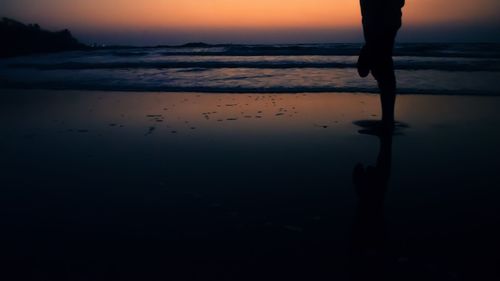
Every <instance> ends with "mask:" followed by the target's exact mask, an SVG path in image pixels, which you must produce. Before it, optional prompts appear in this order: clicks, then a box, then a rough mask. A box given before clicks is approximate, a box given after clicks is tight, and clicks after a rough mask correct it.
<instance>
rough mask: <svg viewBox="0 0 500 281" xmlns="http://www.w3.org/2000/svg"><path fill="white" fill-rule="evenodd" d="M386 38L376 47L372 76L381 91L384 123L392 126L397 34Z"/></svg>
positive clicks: (381, 39)
mask: <svg viewBox="0 0 500 281" xmlns="http://www.w3.org/2000/svg"><path fill="white" fill-rule="evenodd" d="M384 37H385V38H383V37H382V38H379V40H380V41H379V43H378V44H377V45H376V46H375V47H374V53H375V54H374V57H373V60H374V61H373V67H372V75H373V77H374V78H375V79H376V80H377V82H378V87H379V89H380V102H381V105H382V122H383V123H384V124H385V125H391V126H392V125H393V124H394V108H395V103H396V75H395V73H394V62H393V59H392V50H393V48H394V38H395V33H394V35H393V34H387V36H384Z"/></svg>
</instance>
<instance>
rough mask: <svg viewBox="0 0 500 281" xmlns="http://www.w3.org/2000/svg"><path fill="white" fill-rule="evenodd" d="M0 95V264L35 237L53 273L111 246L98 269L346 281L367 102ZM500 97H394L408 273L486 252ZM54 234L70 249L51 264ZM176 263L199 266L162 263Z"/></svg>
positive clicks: (396, 180) (368, 159)
mask: <svg viewBox="0 0 500 281" xmlns="http://www.w3.org/2000/svg"><path fill="white" fill-rule="evenodd" d="M0 100H1V102H0V126H1V128H2V134H1V135H0V149H1V152H2V158H0V168H1V171H2V174H1V177H0V181H1V185H2V196H0V205H1V206H2V208H0V216H1V217H2V218H6V219H7V221H5V223H4V225H6V227H5V228H4V229H5V230H4V231H3V232H2V233H1V234H0V238H2V239H3V240H5V241H11V244H12V245H14V246H12V247H13V248H8V249H7V250H5V251H3V252H2V254H0V256H1V257H2V258H4V257H6V256H12V255H13V254H19V251H18V249H24V248H23V247H25V246H24V245H25V243H26V241H31V243H33V244H34V245H35V246H38V247H41V246H40V245H38V244H37V242H36V241H35V242H33V239H32V237H33V233H37V235H38V236H39V240H37V241H42V242H39V244H43V245H50V247H51V251H50V253H51V255H52V256H51V258H52V260H56V261H58V263H54V264H56V265H57V268H53V269H52V270H54V272H58V270H59V266H60V263H66V264H65V266H67V267H68V268H69V269H68V270H70V271H71V270H78V268H79V265H80V264H85V263H86V262H88V260H91V261H92V264H93V262H94V261H95V259H96V256H95V253H96V252H99V253H101V252H105V253H106V254H107V256H106V255H104V257H105V258H100V257H97V259H98V261H99V262H101V263H103V264H106V265H107V264H109V263H113V264H114V266H116V268H123V266H124V264H125V265H128V264H133V266H139V267H140V268H148V266H150V265H151V263H152V262H158V261H161V262H162V266H158V267H155V268H154V270H157V271H156V273H158V272H163V271H164V270H165V266H164V264H168V265H172V267H175V266H176V265H177V266H180V267H181V268H182V266H186V264H189V266H190V267H191V265H192V263H196V262H198V263H199V264H197V266H199V267H201V268H205V269H207V268H208V269H221V268H226V267H225V266H232V265H234V263H235V261H234V259H233V258H234V257H237V258H238V259H240V260H242V261H243V263H244V262H248V263H252V262H257V263H259V264H261V263H269V264H275V262H276V261H277V260H278V261H281V262H282V265H284V268H287V271H286V272H288V274H289V275H290V276H291V275H294V274H295V272H296V271H294V270H295V268H296V269H297V272H300V269H301V268H304V267H303V266H304V264H305V263H308V262H311V263H312V264H313V265H310V266H309V267H305V268H308V269H311V268H314V269H315V270H317V272H318V274H321V275H322V276H325V275H324V274H327V275H328V274H330V275H332V276H345V274H346V273H345V270H344V269H345V268H346V266H347V265H346V263H347V262H348V259H347V258H346V255H347V254H346V253H348V252H349V249H348V245H349V242H348V241H350V239H351V238H350V237H351V236H350V235H351V234H350V230H351V227H352V219H353V216H354V214H355V207H356V198H355V194H354V192H353V186H352V180H351V176H352V169H353V167H354V166H355V165H356V164H357V163H359V162H361V163H364V164H365V165H373V163H375V161H376V157H377V153H378V141H377V139H376V138H375V137H372V136H366V135H360V134H358V132H357V130H358V129H359V128H357V127H356V126H355V125H353V124H352V122H353V121H355V120H362V119H376V118H378V116H377V115H378V114H379V108H378V107H379V102H378V97H377V96H375V95H352V94H305V95H303V94H294V95H264V94H262V95H244V94H241V95H231V94H227V95H220V94H181V93H179V94H170V93H169V94H160V93H103V92H67V91H61V92H57V91H56V92H54V91H8V90H2V92H1V94H0ZM499 104H500V99H499V98H495V97H481V98H480V97H450V96H445V97H443V96H401V97H399V99H398V116H399V119H400V120H401V121H403V122H405V123H408V124H409V126H410V127H409V128H407V129H404V130H403V131H402V132H401V133H402V135H398V136H395V137H394V139H393V155H392V156H393V157H392V158H393V165H392V173H391V179H390V182H389V187H388V192H387V196H386V203H385V205H386V213H387V214H386V218H387V221H388V222H390V223H388V232H389V233H390V236H388V240H389V241H388V243H387V244H388V245H387V247H388V248H389V249H390V251H392V252H394V253H397V255H399V256H400V257H404V260H409V263H411V264H412V265H415V267H418V268H425V266H424V262H421V260H425V264H430V265H432V266H434V267H436V268H440V269H439V270H441V271H443V272H445V273H447V272H449V271H453V270H454V271H458V272H460V268H465V267H456V268H455V267H453V266H452V267H448V266H446V265H442V264H440V261H442V260H458V261H459V262H469V261H470V257H471V256H474V257H478V256H479V257H486V258H487V257H489V255H490V252H488V250H487V249H490V248H489V247H487V246H488V243H490V242H491V241H493V240H492V239H490V238H488V237H486V238H485V237H484V236H483V233H490V231H489V229H490V228H491V226H493V224H494V223H493V222H494V221H495V218H496V213H495V212H492V210H493V209H494V208H496V206H497V203H498V202H497V201H496V198H498V189H496V188H494V187H495V186H494V185H492V184H491V183H492V182H493V183H494V182H498V181H499V180H500V179H499V176H498V171H497V165H496V164H497V163H496V162H497V159H498V158H499V157H500V151H499V149H498V143H500V134H498V126H499V125H500V119H499V118H498V113H497V109H498V105H499ZM259 117H260V118H259ZM443 206H446V207H443ZM68 229H69V230H71V231H70V232H68ZM470 229H473V230H474V233H475V234H474V235H475V236H474V235H473V236H472V238H471V236H470V235H469V234H470V233H469V232H468V231H470ZM443 233H446V235H444V236H443ZM464 233H465V234H464ZM89 236H90V237H92V238H89ZM477 236H481V239H480V240H479V239H476V238H477ZM68 237H69V238H68ZM422 237H424V238H422ZM71 239H72V240H71ZM93 239H94V240H93ZM107 239H109V240H107ZM422 239H424V242H425V243H421V241H422ZM61 241H69V242H67V243H68V244H69V245H70V246H72V247H76V248H77V249H78V250H79V251H75V253H78V254H71V253H70V254H65V255H60V254H59V253H62V252H64V253H66V252H65V249H66V248H67V246H68V244H65V243H63V242H61ZM72 241H79V242H72ZM80 241H83V243H80ZM228 241H232V242H228ZM478 243H479V244H481V247H476V245H477V244H478ZM123 244H127V245H128V246H127V247H125V249H126V250H123V249H124V248H123ZM145 244H146V246H144V245H145ZM400 244H404V245H406V246H405V247H403V249H402V247H400V246H399V245H400ZM80 245H82V246H80ZM298 245H299V246H298ZM464 245H474V248H464V247H466V246H464ZM16 247H17V248H16ZM32 248H33V247H32ZM30 249H31V248H30ZM152 249H154V250H152ZM436 249H437V250H436ZM485 249H486V250H485ZM106 251H107V252H106ZM123 251H126V253H124V252H123ZM302 251H305V252H302ZM299 252H300V253H299ZM81 253H83V254H81ZM214 253H216V254H215V256H216V258H217V259H215V260H214ZM426 253H433V256H432V257H429V256H426ZM434 253H444V254H442V255H441V254H440V255H437V256H435V255H434ZM495 254H496V253H495ZM21 255H28V256H30V257H31V256H35V257H38V258H40V259H42V258H43V260H46V257H45V256H43V257H41V256H40V254H39V253H34V252H31V250H29V249H28V250H27V251H26V253H24V252H23V254H21ZM169 255H170V256H169ZM179 255H185V256H190V257H197V260H196V261H195V260H192V259H189V258H187V260H188V261H189V262H187V263H182V261H179V260H176V259H173V260H174V261H173V262H172V260H169V262H165V263H163V261H165V260H166V259H168V258H171V257H172V256H175V257H178V256H179ZM137 257H141V260H137ZM228 257H230V258H228ZM142 258H144V259H142ZM198 258H199V260H198ZM26 259H28V258H26ZM211 261H213V262H211ZM238 261H239V260H238ZM325 261H328V262H327V263H325ZM176 262H177V263H176ZM237 263H238V266H239V265H241V264H240V263H239V262H237ZM291 263H292V264H293V263H295V265H296V266H294V267H293V268H294V269H290V264H291ZM478 263H480V262H478ZM332 264H333V265H334V266H332ZM299 265H300V266H299ZM323 265H324V266H323ZM51 266H52V265H51V264H44V263H41V265H40V267H43V268H44V270H45V269H46V268H50V267H51ZM204 266H205V267H204ZM475 267H476V268H479V267H481V265H475ZM75 268H77V269H75ZM94 269H95V268H94V267H91V269H85V270H90V271H92V270H94ZM148 272H149V271H148ZM276 272H280V274H281V273H282V271H280V270H279V269H278V268H277V269H276ZM310 272H311V271H310V270H307V274H310ZM315 272H316V271H315ZM474 272H476V271H474ZM485 272H486V271H485ZM332 279H334V278H332Z"/></svg>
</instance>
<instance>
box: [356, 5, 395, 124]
mask: <svg viewBox="0 0 500 281" xmlns="http://www.w3.org/2000/svg"><path fill="white" fill-rule="evenodd" d="M360 4H361V14H362V16H363V33H364V37H365V45H364V46H363V49H362V50H361V54H360V56H359V60H358V73H359V75H360V76H361V77H366V76H368V74H369V73H370V72H371V73H372V75H373V77H374V78H375V79H376V80H377V82H378V86H379V89H380V100H381V104H382V123H381V124H382V125H383V128H392V127H393V125H394V105H395V102H396V77H395V74H394V63H393V60H392V53H393V49H394V41H395V38H396V35H397V32H398V30H399V28H400V27H401V17H402V13H401V9H402V7H403V6H404V4H405V0H360Z"/></svg>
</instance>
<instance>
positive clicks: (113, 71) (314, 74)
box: [0, 44, 500, 95]
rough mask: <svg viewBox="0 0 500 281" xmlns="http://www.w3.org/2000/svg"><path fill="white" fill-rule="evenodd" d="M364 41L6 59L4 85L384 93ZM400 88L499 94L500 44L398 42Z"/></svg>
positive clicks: (0, 68)
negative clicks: (360, 62) (360, 66)
mask: <svg viewBox="0 0 500 281" xmlns="http://www.w3.org/2000/svg"><path fill="white" fill-rule="evenodd" d="M360 48H361V44H307V45H305V44H299V45H206V44H187V45H184V46H177V47H172V46H158V47H103V48H96V49H93V50H89V51H75V52H65V53H58V54H47V55H32V56H26V57H18V58H11V59H3V60H0V87H2V88H44V89H86V90H112V91H159V92H210V93H302V92H331V93H335V92H365V93H372V92H377V84H376V82H375V81H374V79H372V78H366V79H362V78H360V77H358V75H357V72H356V60H357V55H358V53H359V49H360ZM394 60H395V68H396V74H397V78H398V88H399V90H398V91H399V93H401V94H446V95H500V83H497V81H498V80H499V79H500V45H499V44H398V45H397V46H396V48H395V58H394Z"/></svg>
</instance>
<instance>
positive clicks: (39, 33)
mask: <svg viewBox="0 0 500 281" xmlns="http://www.w3.org/2000/svg"><path fill="white" fill-rule="evenodd" d="M0 38H2V44H0V57H13V56H20V55H29V54H36V53H51V52H61V51H71V50H82V49H86V48H88V47H87V46H86V45H85V44H82V43H80V42H79V41H78V40H77V39H76V38H74V37H73V36H72V35H71V32H70V31H69V30H67V29H64V30H62V31H57V32H51V31H47V30H44V29H42V28H41V27H40V26H39V25H38V24H23V23H21V22H18V21H16V20H13V19H9V18H2V20H1V21H0Z"/></svg>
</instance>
